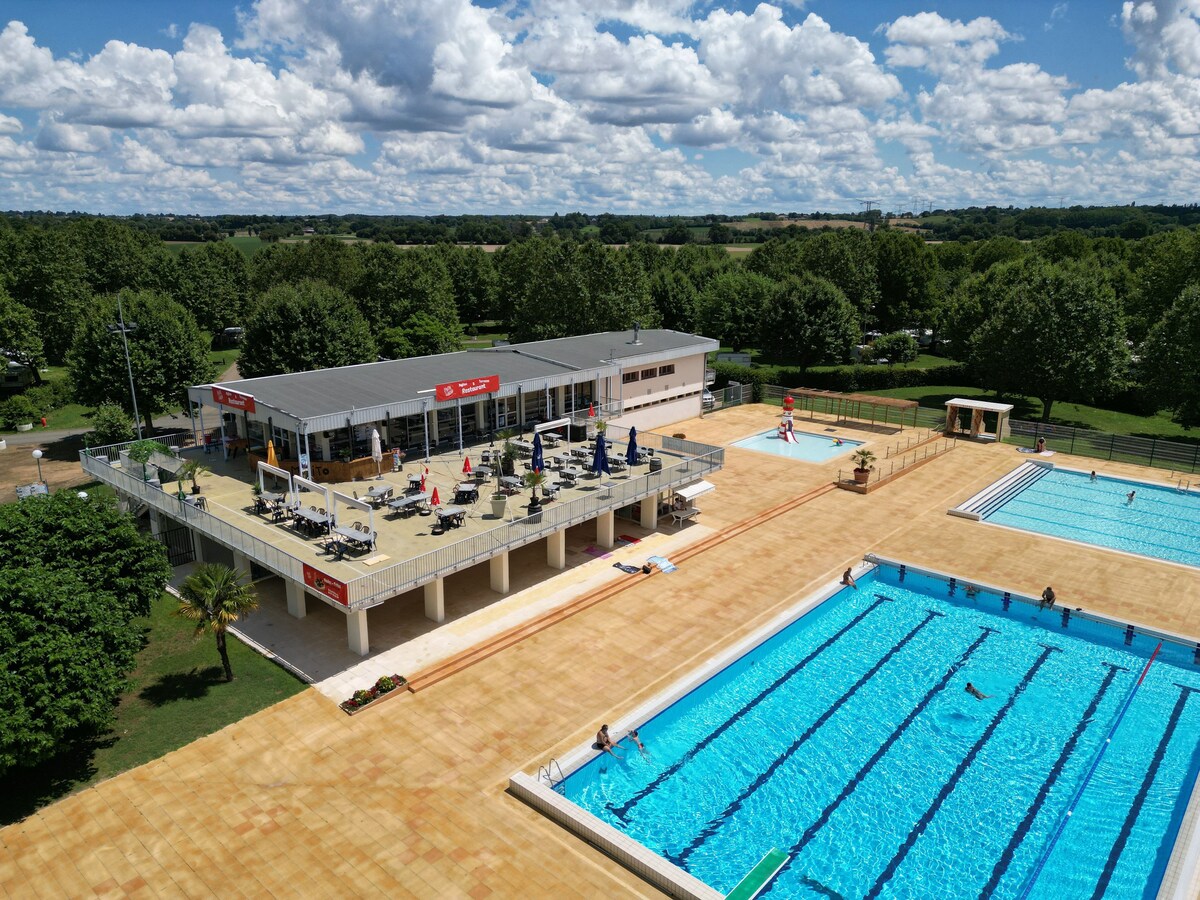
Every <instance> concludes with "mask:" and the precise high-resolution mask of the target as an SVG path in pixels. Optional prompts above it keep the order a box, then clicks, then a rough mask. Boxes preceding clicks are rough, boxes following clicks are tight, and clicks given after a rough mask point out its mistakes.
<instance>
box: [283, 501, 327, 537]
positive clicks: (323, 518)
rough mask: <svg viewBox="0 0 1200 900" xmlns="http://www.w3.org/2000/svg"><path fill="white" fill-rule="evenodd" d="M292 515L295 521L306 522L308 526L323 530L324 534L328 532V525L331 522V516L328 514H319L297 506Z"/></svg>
mask: <svg viewBox="0 0 1200 900" xmlns="http://www.w3.org/2000/svg"><path fill="white" fill-rule="evenodd" d="M292 514H293V515H295V516H296V518H297V519H302V520H303V521H304V522H307V523H308V524H309V526H311V527H313V528H316V529H324V530H325V531H326V532H328V531H329V525H330V523H331V522H332V521H333V516H331V515H329V513H319V512H317V511H316V510H314V509H306V508H305V507H303V506H297V507H296V508H295V509H294V510H292Z"/></svg>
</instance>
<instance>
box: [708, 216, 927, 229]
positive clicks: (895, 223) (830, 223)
mask: <svg viewBox="0 0 1200 900" xmlns="http://www.w3.org/2000/svg"><path fill="white" fill-rule="evenodd" d="M725 224H726V225H728V226H729V227H730V228H732V229H733V230H734V231H754V230H755V229H757V228H787V227H788V226H789V225H795V226H796V227H797V228H807V229H808V230H810V231H815V230H816V229H818V228H858V229H860V230H861V229H863V228H866V227H867V223H866V222H859V221H856V220H854V219H773V220H771V221H769V222H768V221H764V220H762V219H742V220H740V221H737V222H726V223H725ZM888 225H890V226H891V227H892V228H907V229H909V230H912V231H920V230H921V223H920V222H919V221H918V220H916V219H889V220H888Z"/></svg>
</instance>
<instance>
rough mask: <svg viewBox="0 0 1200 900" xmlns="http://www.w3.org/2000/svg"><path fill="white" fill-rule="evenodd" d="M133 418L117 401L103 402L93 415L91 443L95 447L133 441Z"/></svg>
mask: <svg viewBox="0 0 1200 900" xmlns="http://www.w3.org/2000/svg"><path fill="white" fill-rule="evenodd" d="M133 435H134V428H133V419H131V418H129V415H128V414H127V413H126V412H125V410H123V409H121V407H119V406H117V404H115V403H101V404H100V406H99V407H97V409H96V413H95V415H93V416H92V435H91V440H90V441H89V443H90V444H91V445H92V446H94V447H103V446H105V445H107V444H119V443H121V442H122V441H132V440H133Z"/></svg>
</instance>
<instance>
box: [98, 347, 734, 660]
mask: <svg viewBox="0 0 1200 900" xmlns="http://www.w3.org/2000/svg"><path fill="white" fill-rule="evenodd" d="M716 349H717V342H716V341H714V340H711V339H708V338H704V337H699V336H697V335H691V334H684V333H680V332H675V331H668V330H637V329H635V330H632V331H628V332H608V333H603V334H591V335H582V336H578V337H570V338H560V339H556V340H547V341H538V342H533V343H525V344H514V345H506V346H500V347H491V348H487V349H478V350H466V351H462V352H458V353H447V354H442V355H438V356H429V357H419V358H411V359H404V360H390V361H383V362H377V363H369V364H364V365H358V366H347V367H343V368H337V369H323V370H317V371H311V372H300V373H295V374H288V375H276V376H271V377H265V378H251V379H246V380H243V381H235V382H226V383H221V384H206V385H197V386H195V387H192V388H190V389H189V391H188V396H189V400H190V403H189V407H190V408H189V412H190V414H191V420H192V429H191V434H190V435H189V434H181V435H178V436H175V437H173V438H170V439H167V440H166V441H165V442H166V443H167V444H169V445H170V446H171V448H172V452H173V457H172V458H166V459H158V460H154V461H152V463H153V464H152V465H151V466H150V467H149V469H151V470H155V469H156V468H157V471H159V472H160V473H161V474H162V478H161V479H158V478H151V477H148V476H147V474H146V471H145V470H146V468H147V467H146V466H138V465H130V463H129V455H128V450H129V445H127V444H126V445H114V446H112V447H102V448H91V449H88V450H85V451H83V452H82V453H81V455H80V458H81V462H82V465H83V467H84V469H85V470H87V471H88V472H89V473H90V474H92V475H93V476H94V477H96V478H98V479H99V480H102V481H104V482H106V483H108V484H110V485H112V486H113V487H114V488H115V489H116V491H117V494H118V496H119V497H120V498H121V499H122V500H124V501H125V502H127V503H128V504H129V505H130V508H131V509H134V510H141V511H144V510H145V509H147V508H148V510H149V515H150V519H151V528H152V530H153V531H155V533H158V534H162V535H166V534H170V535H172V539H171V541H170V542H169V544H168V546H169V549H170V550H171V553H172V556H173V562H175V563H177V564H181V563H185V562H190V561H192V560H206V561H218V562H225V563H227V564H230V565H233V566H235V567H237V568H240V569H243V570H244V571H246V572H248V573H250V574H251V576H252V577H253V578H255V579H256V580H257V579H260V578H266V577H273V576H274V577H279V578H281V579H283V580H284V583H285V587H286V596H287V607H288V611H289V612H290V613H291V614H292V615H293V616H295V617H297V618H303V617H304V616H305V615H306V609H307V603H308V601H309V600H311V599H313V598H315V599H318V600H320V601H323V602H324V603H326V604H328V605H329V606H331V607H333V608H335V609H337V610H338V611H339V612H342V613H344V614H345V616H346V619H347V623H346V627H347V640H348V643H349V646H350V648H351V650H353V651H354V652H355V653H358V654H360V655H366V654H368V653H369V652H370V642H369V639H368V631H367V624H368V622H367V610H368V609H370V608H372V607H375V606H378V605H379V604H381V603H384V602H386V601H388V600H390V599H393V598H396V597H398V596H400V595H401V594H405V593H407V592H409V591H412V590H413V589H415V588H419V587H423V590H424V612H425V615H426V616H427V617H428V618H430V619H432V620H434V621H438V622H440V621H442V620H443V619H444V617H445V594H444V579H445V577H446V576H447V575H449V574H451V573H453V572H456V571H460V570H462V569H464V568H467V567H470V566H474V565H478V564H481V563H485V562H486V563H487V564H488V565H489V567H490V584H491V586H492V588H493V590H495V591H497V592H498V593H501V594H504V593H507V592H508V585H509V575H508V555H509V553H510V551H512V550H514V549H516V548H519V547H522V546H525V545H528V544H531V543H533V542H535V541H543V542H544V543H545V551H546V557H545V558H546V565H547V566H548V567H549V569H551V570H561V569H563V568H565V565H566V550H565V547H566V544H565V535H566V531H567V529H568V528H571V527H576V526H579V525H581V524H588V527H589V528H591V527H593V525H594V528H595V538H594V541H595V543H596V544H597V545H598V546H601V547H612V546H613V545H614V540H615V535H616V526H615V521H616V519H615V517H617V516H623V517H626V518H631V519H634V520H636V521H637V522H638V523H639V524H640V525H641V526H642V527H644V528H646V529H648V530H654V529H655V528H656V527H657V525H658V520H659V516H660V515H663V506H664V503H665V502H668V501H670V500H671V496H672V494H673V492H675V491H682V492H683V495H682V496H683V497H684V498H685V499H686V500H687V502H689V503H690V502H692V501H693V500H694V498H695V497H696V496H699V495H700V494H702V493H704V491H706V490H710V489H711V485H709V484H708V483H707V482H704V481H703V478H704V475H706V474H707V473H709V472H712V471H714V470H716V469H718V468H720V467H721V465H722V464H723V460H724V454H723V451H722V450H721V448H719V447H711V446H708V445H704V444H699V443H696V442H694V441H688V440H686V438H685V436H683V435H680V434H677V433H676V434H663V433H658V431H656V429H661V428H663V427H664V426H667V425H670V424H671V423H674V422H678V421H681V420H683V419H688V418H692V417H694V416H697V415H699V414H700V413H701V411H702V408H703V397H704V393H705V390H706V381H707V375H708V373H707V370H706V367H705V360H706V355H707V354H708V353H709V352H711V351H715V350H716ZM601 423H603V424H601ZM633 427H636V429H637V433H636V435H632V434H630V429H631V428H633ZM598 428H599V429H600V430H602V431H603V432H604V433H605V434H606V444H607V445H608V447H609V450H610V455H613V454H623V453H625V452H626V451H627V449H628V446H629V444H631V443H632V444H634V445H635V449H637V448H640V454H638V455H637V461H636V464H633V465H629V466H628V467H625V466H618V465H616V462H620V461H619V460H617V461H616V462H615V463H614V468H616V469H617V470H618V471H617V472H615V473H607V472H600V471H596V472H593V471H591V466H590V464H589V463H588V461H587V460H583V461H579V459H580V458H579V453H580V451H581V450H582V447H581V446H580V445H581V444H582V442H584V441H587V440H594V438H595V435H596V432H597V429H598ZM506 430H511V431H512V432H515V433H516V434H517V435H519V436H520V437H521V438H524V440H520V441H519V442H520V443H521V444H523V445H526V446H527V445H528V443H529V442H530V441H532V439H533V436H534V434H535V433H538V434H544V435H545V436H546V437H547V438H549V437H550V436H551V435H557V436H558V437H559V438H561V440H562V443H563V445H564V449H565V450H566V451H567V452H571V451H574V453H575V454H576V456H575V458H574V460H573V461H572V462H573V464H572V465H569V466H567V468H571V469H575V470H576V473H575V474H578V475H579V476H580V477H579V478H578V480H576V478H575V477H572V478H570V479H569V480H567V479H565V478H564V480H563V482H562V488H563V489H562V490H561V491H560V492H557V493H555V494H554V495H553V497H552V502H547V503H546V504H545V505H544V506H541V507H539V508H537V509H536V510H534V509H530V508H529V506H527V505H525V504H524V500H525V499H530V500H531V499H532V498H531V497H529V498H527V497H526V496H525V494H526V491H527V489H526V490H520V489H516V490H513V491H512V493H513V494H519V495H520V496H514V497H512V498H511V499H510V502H509V503H508V506H507V508H506V509H505V511H504V512H503V513H502V514H500V515H497V514H496V513H495V512H488V506H487V504H486V502H485V498H487V497H488V495H489V494H490V493H491V484H490V482H484V481H479V482H477V483H478V485H479V488H480V492H479V494H478V497H477V498H475V499H474V502H473V503H471V504H469V505H468V506H467V507H466V509H465V510H464V512H463V514H462V515H460V516H459V517H458V520H457V521H455V522H453V523H452V525H453V527H447V528H446V529H444V530H442V529H438V527H437V523H438V520H439V519H440V518H441V517H442V513H444V512H445V510H444V509H440V508H439V509H433V510H431V509H429V508H425V509H423V510H422V511H421V516H424V517H426V518H420V517H418V516H417V515H410V514H409V513H410V510H408V509H403V510H402V509H401V505H402V504H397V506H396V507H392V508H389V507H387V506H385V505H384V504H382V503H374V502H370V500H371V498H370V496H369V494H368V491H369V489H371V488H372V487H373V488H374V490H378V489H379V486H380V485H383V486H385V487H386V486H388V485H394V486H395V488H396V491H397V494H399V493H400V492H401V491H406V490H408V489H409V487H410V486H412V485H413V483H414V482H415V481H417V480H420V479H421V478H422V477H423V476H428V477H429V478H430V479H431V481H432V483H433V484H437V483H438V479H439V478H441V479H442V482H441V486H442V490H443V496H444V497H445V498H446V501H448V500H449V499H450V497H451V496H452V494H453V493H454V492H456V491H457V488H459V487H464V485H460V484H456V482H459V481H461V480H462V478H465V477H466V476H465V475H462V476H460V472H465V470H466V461H467V460H469V459H470V458H471V457H472V456H474V461H475V463H476V464H478V463H480V462H481V460H482V459H483V457H484V456H485V451H490V452H493V453H494V452H495V448H497V446H499V445H502V444H503V440H504V439H503V437H501V438H500V439H499V440H498V439H497V432H500V433H501V434H503V433H504V432H505V431H506ZM376 434H378V436H379V437H378V443H376V440H375V435H376ZM592 446H594V444H593V445H592ZM633 455H634V454H632V453H631V456H633ZM548 458H549V454H548ZM192 459H196V460H199V461H201V462H203V463H204V464H205V465H206V466H207V467H208V468H210V469H211V470H212V471H211V472H210V473H209V474H208V475H207V476H206V477H205V478H204V485H205V486H204V487H203V494H201V495H198V496H189V495H188V494H187V492H186V491H185V490H184V488H183V486H181V485H179V484H177V483H174V482H172V480H171V475H170V472H171V470H172V468H178V466H179V465H181V464H182V463H184V462H187V461H189V460H192ZM551 466H553V464H552V463H548V467H551ZM525 467H526V468H528V467H529V466H528V460H525ZM451 476H454V477H451ZM161 481H165V482H167V484H166V486H162V485H161ZM359 482H362V483H361V484H359ZM252 486H253V487H252ZM422 487H424V482H423V481H422ZM261 489H267V491H268V492H269V493H271V494H276V493H277V494H278V495H279V496H280V498H281V500H280V505H281V506H282V505H284V504H286V505H287V506H288V507H289V508H291V507H294V506H297V505H300V506H302V507H303V511H305V512H308V511H309V510H316V511H317V512H316V515H318V516H327V517H328V519H329V525H330V528H329V529H328V533H327V535H326V536H325V537H323V538H317V537H315V536H312V535H304V534H301V533H299V532H298V531H297V530H296V529H293V528H292V527H290V526H289V523H288V521H287V520H286V519H285V520H284V521H280V518H281V517H280V516H279V515H278V514H276V515H275V516H270V515H265V514H264V513H265V511H264V510H263V509H262V504H260V503H259V502H258V497H257V496H255V497H252V496H251V492H252V491H255V492H257V491H258V490H261ZM443 502H445V501H443ZM276 513H278V510H276ZM351 520H357V521H354V524H355V525H356V526H358V525H361V526H362V527H363V529H364V533H366V532H369V533H370V535H371V540H370V541H369V542H364V543H365V546H364V547H363V548H362V549H363V553H362V554H357V555H356V554H353V553H351V554H346V553H344V552H342V551H344V549H345V548H344V547H341V548H338V552H337V553H333V552H332V551H330V552H326V550H327V548H332V547H333V546H334V543H335V542H334V540H332V538H333V537H334V535H333V531H334V529H333V527H332V526H333V525H335V524H336V525H337V526H339V527H338V530H343V529H344V528H345V527H347V526H348V525H349V524H350V522H351ZM589 523H590V524H589ZM431 525H432V526H433V529H434V530H433V532H432V534H433V535H436V537H431V534H430V526H431ZM351 539H353V535H351ZM589 540H590V537H589ZM368 552H369V553H371V554H372V555H371V557H367V556H366V554H367V553H368ZM548 574H553V573H552V572H550V573H548Z"/></svg>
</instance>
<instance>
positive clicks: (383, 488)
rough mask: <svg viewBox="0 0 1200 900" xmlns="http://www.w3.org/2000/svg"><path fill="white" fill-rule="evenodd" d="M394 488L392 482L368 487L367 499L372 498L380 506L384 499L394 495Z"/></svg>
mask: <svg viewBox="0 0 1200 900" xmlns="http://www.w3.org/2000/svg"><path fill="white" fill-rule="evenodd" d="M393 490H394V489H393V488H392V486H391V485H390V484H386V485H379V486H378V487H371V488H367V499H368V500H371V501H373V502H374V503H375V505H376V506H378V505H379V504H380V503H382V502H383V501H384V500H387V499H388V498H389V497H391V496H392V491H393Z"/></svg>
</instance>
